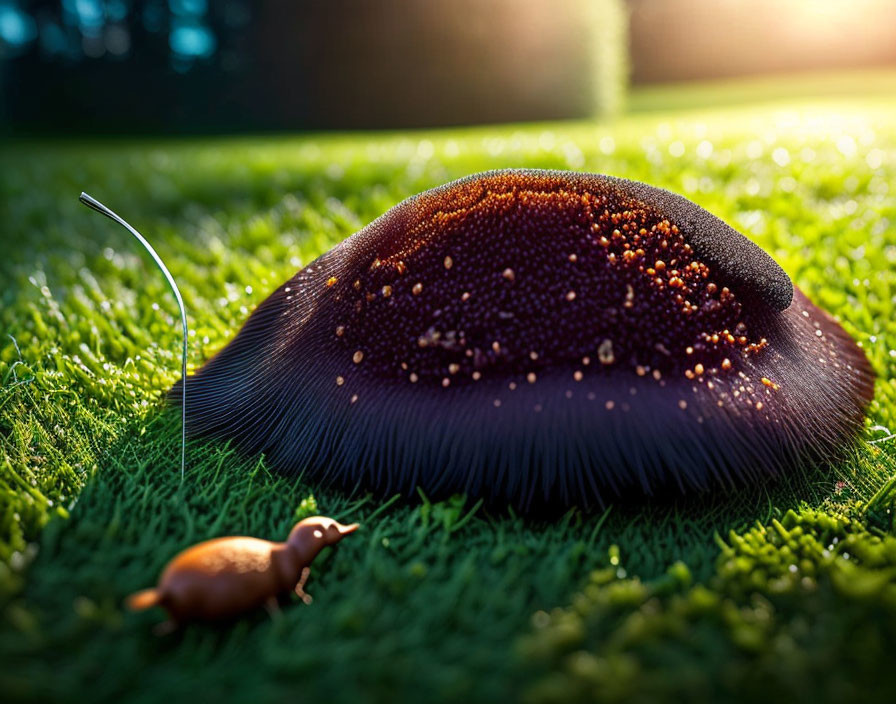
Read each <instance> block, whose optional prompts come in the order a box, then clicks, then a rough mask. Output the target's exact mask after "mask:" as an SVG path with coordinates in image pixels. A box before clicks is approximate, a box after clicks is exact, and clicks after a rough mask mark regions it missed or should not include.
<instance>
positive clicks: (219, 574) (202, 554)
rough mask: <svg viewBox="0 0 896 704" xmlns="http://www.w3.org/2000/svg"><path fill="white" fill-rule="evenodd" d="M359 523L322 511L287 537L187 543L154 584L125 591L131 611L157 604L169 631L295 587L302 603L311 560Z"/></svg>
mask: <svg viewBox="0 0 896 704" xmlns="http://www.w3.org/2000/svg"><path fill="white" fill-rule="evenodd" d="M357 528H358V524H357V523H352V524H351V525H347V526H345V525H342V524H340V523H337V522H336V521H334V520H333V519H331V518H326V517H325V516H312V517H311V518H306V519H304V520H302V521H300V522H299V523H297V524H296V525H295V527H293V529H292V531H290V534H289V537H288V538H287V539H286V542H283V543H276V542H271V541H269V540H261V539H259V538H251V537H245V536H233V537H224V538H215V539H213V540H207V541H205V542H202V543H199V544H198V545H194V546H192V547H190V548H187V549H186V550H184V551H183V552H181V553H180V554H178V555H177V556H175V557H174V559H172V560H171V562H169V563H168V565H167V566H166V567H165V570H164V572H162V576H161V578H160V579H159V584H158V586H157V587H155V588H151V589H144V590H142V591H139V592H137V593H135V594H132V595H131V596H129V597H128V598H127V600H126V604H127V606H128V608H130V609H132V610H134V611H140V610H143V609H148V608H151V607H153V606H161V607H163V608H164V609H166V610H167V611H168V614H169V615H170V621H169V622H168V623H167V624H162V626H163V630H169V629H170V628H171V627H175V626H177V625H179V624H182V623H187V622H191V621H223V620H227V619H232V618H234V617H236V616H239V615H240V614H243V613H245V612H247V611H250V610H252V609H255V608H258V607H259V606H263V605H264V606H269V607H273V606H276V603H277V598H278V597H279V596H281V595H283V594H285V593H288V592H290V591H294V592H295V593H296V594H297V595H298V596H299V597H301V599H302V600H303V601H304V602H305V603H306V604H308V603H311V597H310V596H309V595H308V594H306V593H305V590H304V586H305V581H306V580H307V579H308V574H309V572H310V567H309V566H310V564H311V562H312V561H313V560H314V558H315V557H316V556H317V554H318V553H319V552H320V551H321V550H322V549H323V548H325V547H326V546H328V545H333V544H335V543H338V542H339V541H340V540H342V538H343V537H344V536H346V535H348V534H349V533H353V532H354V531H355V530H357Z"/></svg>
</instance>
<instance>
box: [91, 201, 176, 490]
mask: <svg viewBox="0 0 896 704" xmlns="http://www.w3.org/2000/svg"><path fill="white" fill-rule="evenodd" d="M79 200H80V201H81V202H82V203H83V204H84V205H86V206H87V207H88V208H92V209H93V210H95V211H96V212H98V213H102V214H103V215H105V216H106V217H107V218H109V219H110V220H114V221H115V222H117V223H118V224H119V225H121V226H122V227H123V228H125V229H126V230H127V231H128V232H130V233H131V234H132V235H133V236H134V237H136V238H137V241H138V242H139V243H140V244H142V245H143V246H144V247H145V248H146V251H147V252H149V255H150V256H151V257H152V258H153V261H155V263H156V265H157V266H158V267H159V269H161V270H162V273H163V274H164V275H165V278H166V279H167V280H168V285H169V286H171V290H172V291H174V298H175V299H176V300H177V307H178V308H180V321H181V325H182V326H183V337H184V343H183V351H182V354H181V377H182V382H181V390H182V392H183V398H182V403H181V407H180V408H181V415H180V423H181V437H180V478H181V481H183V478H184V468H185V466H186V447H187V339H188V335H189V330H188V329H187V311H186V309H185V308H184V299H183V298H181V295H180V290H178V288H177V284H176V283H175V281H174V277H173V276H171V272H170V271H168V267H166V266H165V262H163V261H162V258H161V257H160V256H159V255H158V254H157V253H156V250H155V249H153V247H152V245H151V244H150V243H149V242H148V241H147V240H146V238H145V237H144V236H143V235H141V234H140V233H139V232H137V230H135V229H134V228H133V227H131V226H130V225H129V224H128V223H127V221H125V219H124V218H122V217H121V216H119V215H118V214H116V213H115V212H113V211H112V210H110V209H109V208H107V207H106V206H105V205H103V204H102V203H100V202H99V201H98V200H96V198H93V197H92V196H89V195H87V194H86V193H81V197H80V198H79Z"/></svg>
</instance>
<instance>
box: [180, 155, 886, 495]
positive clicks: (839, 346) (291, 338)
mask: <svg viewBox="0 0 896 704" xmlns="http://www.w3.org/2000/svg"><path fill="white" fill-rule="evenodd" d="M178 388H179V387H178ZM872 394H873V374H872V371H871V368H870V366H869V364H868V361H867V359H866V358H865V355H864V354H863V352H862V350H861V349H859V347H857V346H856V344H855V343H854V342H853V341H852V339H850V337H849V336H848V335H847V334H846V332H844V330H843V329H842V328H841V327H840V325H839V324H838V323H837V322H836V321H835V320H834V319H833V318H832V317H831V316H829V315H828V314H827V313H825V312H824V311H822V310H820V309H819V308H817V307H816V306H815V305H813V304H812V303H811V302H810V301H809V300H808V299H807V298H806V297H805V296H804V295H803V294H802V293H801V292H800V291H799V290H798V289H794V287H793V285H792V284H791V282H790V279H789V278H788V276H787V274H785V273H784V271H783V270H782V269H781V268H780V267H779V266H778V264H776V263H775V262H774V260H772V258H771V257H769V256H768V255H767V254H766V253H765V252H764V251H762V250H761V249H760V248H759V247H757V246H756V245H754V244H753V243H752V242H750V241H749V240H748V239H747V238H745V237H744V236H743V235H741V234H740V233H738V232H737V231H735V230H734V229H732V228H731V227H729V226H728V225H726V224H725V223H723V222H722V221H721V220H719V219H718V218H716V217H715V216H713V215H711V214H710V213H708V212H707V211H705V210H703V209H702V208H700V207H699V206H697V205H695V204H694V203H691V202H690V201H688V200H686V199H684V198H682V197H680V196H677V195H674V194H672V193H669V192H667V191H663V190H660V189H657V188H653V187H650V186H645V185H643V184H640V183H636V182H632V181H625V180H622V179H616V178H611V177H607V176H599V175H592V174H578V173H570V172H558V171H517V170H509V171H497V172H490V173H485V174H478V175H475V176H470V177H468V178H465V179H462V180H460V181H455V182H454V183H450V184H448V185H446V186H442V187H440V188H436V189H434V190H431V191H427V192H425V193H422V194H420V195H418V196H415V197H413V198H410V199H409V200H407V201H405V202H403V203H401V204H399V205H397V206H396V207H395V208H393V209H392V210H390V211H389V212H387V213H386V214H385V215H383V216H382V217H380V218H379V219H377V220H375V221H374V222H372V223H371V224H370V225H368V226H367V227H365V228H364V229H363V230H361V231H360V232H358V233H356V234H355V235H353V236H352V237H349V238H348V239H347V240H345V241H344V242H342V243H341V244H340V245H338V246H337V247H335V248H333V249H332V250H331V251H329V252H327V253H326V254H324V255H323V256H321V257H320V258H318V259H317V260H315V261H314V262H312V263H311V264H310V265H309V266H307V267H306V268H305V269H302V270H301V271H299V272H298V273H297V274H296V275H295V276H294V277H293V278H292V279H290V280H289V281H287V282H286V283H285V284H283V286H281V287H280V288H279V289H277V290H276V291H275V292H274V293H273V294H272V295H271V296H270V297H269V298H268V299H267V300H266V301H264V302H263V303H262V304H261V305H260V306H259V307H258V308H257V310H255V312H254V313H253V314H252V315H251V317H250V318H249V320H248V321H247V322H246V324H245V326H244V327H243V328H242V330H241V331H240V332H239V334H238V335H237V336H236V338H235V339H234V340H233V341H232V342H231V343H230V344H229V345H228V346H227V347H225V348H224V349H223V350H222V351H221V352H220V353H219V354H218V355H216V356H215V357H214V358H213V359H211V360H210V361H209V362H208V363H207V364H206V365H205V366H204V367H203V368H202V369H201V370H200V371H199V372H198V373H197V374H196V375H195V376H193V377H190V378H189V379H188V381H187V417H188V421H187V423H188V429H189V431H190V432H191V433H193V434H196V435H210V436H217V437H223V438H231V439H233V440H234V441H236V443H237V444H238V445H239V446H241V447H242V448H244V449H245V450H247V451H251V452H258V451H261V452H264V453H265V454H266V456H267V457H268V458H269V460H270V462H271V463H272V465H273V466H275V467H277V468H278V469H279V470H281V471H284V472H302V471H303V472H306V473H307V475H308V476H311V477H315V478H318V479H323V480H334V481H336V482H338V483H339V484H341V485H343V486H354V485H356V484H361V485H364V486H366V487H369V488H372V489H374V490H376V491H379V492H383V493H387V492H395V491H402V492H410V491H412V490H413V489H414V487H418V486H419V487H420V488H421V489H422V490H423V491H425V492H426V493H427V494H430V495H445V494H448V493H451V492H466V493H468V494H469V495H471V496H476V497H484V498H486V499H487V500H490V501H494V500H498V501H506V502H510V503H511V504H513V505H516V506H518V507H522V508H526V507H534V506H545V507H565V506H568V505H572V504H578V505H587V504H591V503H595V502H598V503H599V502H602V501H605V500H606V499H607V498H609V497H612V496H614V495H618V494H622V493H626V492H631V491H635V492H644V493H655V492H657V491H659V490H661V489H663V488H669V487H677V488H678V489H680V490H690V489H706V488H709V487H712V486H720V485H724V486H730V485H732V484H733V483H736V482H738V481H740V482H743V481H750V480H756V479H761V478H763V477H767V476H774V475H781V474H784V473H788V472H792V471H794V470H795V469H796V468H799V467H801V466H804V465H806V464H807V463H815V462H818V461H823V460H829V459H831V458H833V457H835V456H837V454H838V452H840V451H841V450H842V449H843V448H844V447H845V446H846V445H848V444H849V443H850V442H851V441H852V440H853V439H854V438H855V436H856V434H857V432H858V431H859V429H860V427H861V425H862V422H863V418H864V413H865V409H866V407H867V405H868V403H869V401H870V399H871V397H872ZM171 398H172V400H173V401H177V400H178V396H177V392H175V393H173V394H172V396H171Z"/></svg>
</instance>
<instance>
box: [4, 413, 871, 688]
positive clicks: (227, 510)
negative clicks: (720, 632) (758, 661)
mask: <svg viewBox="0 0 896 704" xmlns="http://www.w3.org/2000/svg"><path fill="white" fill-rule="evenodd" d="M179 435H180V433H179V417H178V416H177V414H176V413H174V412H164V413H159V414H156V415H154V416H152V417H150V418H149V420H148V422H146V423H145V424H144V423H137V422H133V423H132V424H131V425H130V426H129V427H128V428H127V430H126V431H125V432H123V433H121V435H120V436H119V439H118V440H117V441H116V442H115V443H114V444H113V445H112V446H111V447H109V448H108V450H107V451H106V452H105V454H104V457H103V459H102V461H101V462H100V463H99V469H98V471H97V472H96V473H95V474H94V476H93V477H92V478H91V479H90V480H89V481H88V483H87V484H86V486H85V487H84V489H83V490H82V492H81V494H80V497H79V499H78V501H77V504H76V505H75V506H74V508H73V509H72V511H71V516H70V518H68V519H54V520H52V521H51V522H50V524H49V525H48V526H47V527H46V528H45V530H44V531H43V534H42V536H41V538H40V549H39V553H38V556H37V558H36V559H35V561H34V563H33V564H32V565H31V567H30V570H29V573H28V577H27V580H26V584H25V588H24V591H23V593H22V594H21V595H20V596H19V597H18V598H16V599H15V600H14V601H13V602H11V603H10V604H8V605H7V607H6V615H5V619H4V623H3V625H2V631H0V660H2V662H3V663H4V667H3V672H2V674H0V685H2V687H0V688H2V690H3V691H4V692H7V693H10V694H13V695H15V697H16V698H23V699H42V700H46V699H65V698H79V697H81V696H85V695H89V696H90V698H91V699H93V700H102V699H112V698H116V699H117V698H120V697H123V696H126V697H128V699H131V700H137V701H139V700H142V699H145V700H155V701H157V700H160V699H162V698H167V697H173V698H175V699H178V700H180V699H184V698H187V697H202V698H203V699H204V698H207V697H215V696H220V697H226V698H227V699H229V700H234V699H237V700H243V699H245V700H249V699H252V700H253V701H257V700H265V699H278V698H282V697H284V696H286V695H287V694H289V693H291V692H293V691H298V690H299V688H300V689H301V692H302V694H303V695H304V696H307V697H308V698H312V697H316V696H319V697H326V698H328V699H335V700H337V701H349V700H357V699H362V700H367V699H371V698H373V699H378V698H387V697H388V698H390V699H391V700H393V701H416V700H417V697H418V695H419V692H420V691H421V688H425V689H426V690H427V691H429V692H433V693H434V694H433V697H434V698H435V699H436V700H457V699H459V698H466V699H470V700H474V701H495V700H500V699H504V698H506V697H507V696H508V695H510V696H514V695H519V694H520V687H522V686H523V683H524V682H525V680H526V677H525V672H524V671H523V670H522V665H521V663H520V662H519V660H518V659H517V657H516V656H515V655H514V652H515V651H514V647H513V644H514V643H515V641H516V639H517V638H518V637H519V636H520V635H521V634H522V633H524V632H526V631H527V630H528V628H529V623H530V618H531V616H532V614H533V613H535V612H536V611H538V610H540V609H550V608H552V607H553V606H555V605H557V604H560V603H566V601H567V600H568V599H569V597H570V595H571V594H572V593H574V592H575V591H576V590H578V589H580V588H581V586H582V584H583V583H584V582H585V581H586V580H587V577H588V575H589V573H590V572H591V571H592V570H594V569H597V568H601V567H605V566H606V565H607V564H608V562H607V555H608V550H610V546H611V545H616V546H618V550H619V551H620V552H621V554H622V555H623V556H624V564H625V565H626V568H627V570H628V573H629V574H630V575H639V576H641V577H642V578H644V579H651V578H653V577H657V576H659V575H661V574H662V573H663V572H664V571H665V570H666V569H667V568H668V566H669V565H671V564H672V563H674V562H676V561H682V562H684V563H686V564H687V565H688V566H689V567H690V569H691V571H692V573H693V575H694V577H695V578H696V579H697V580H701V579H703V578H705V577H706V576H708V575H709V574H711V573H712V571H713V569H714V567H715V564H716V561H717V558H718V555H719V547H718V545H717V544H716V542H715V537H716V535H717V534H719V535H723V536H724V535H726V534H727V533H728V531H730V530H742V529H744V528H745V527H747V526H750V525H752V524H754V523H755V522H756V521H759V522H763V523H765V522H768V521H769V520H770V519H772V518H774V517H780V516H781V515H783V514H784V513H786V512H787V510H788V509H791V508H798V507H799V506H805V505H809V506H821V505H822V504H825V503H826V502H830V501H831V498H832V497H835V498H838V495H837V493H836V492H837V491H838V488H837V487H838V486H839V487H840V488H839V491H840V492H841V493H840V495H839V498H842V499H843V500H844V502H845V503H848V501H849V494H848V492H849V491H850V489H849V485H848V484H842V485H837V484H836V483H835V482H836V481H838V480H837V479H835V478H833V476H832V474H831V472H830V471H827V472H821V471H816V472H813V473H812V474H811V475H809V476H807V477H801V478H799V479H792V480H789V481H783V482H779V483H777V484H776V485H766V486H753V487H742V488H741V489H738V490H736V491H733V492H728V493H726V494H720V495H706V496H702V497H691V498H671V497H659V498H655V499H653V500H650V501H648V502H646V503H634V502H629V503H627V504H619V505H616V506H612V507H610V508H608V509H607V510H605V511H597V512H594V513H590V514H584V513H582V512H580V511H576V510H573V511H570V512H568V513H566V514H564V515H563V516H560V517H557V518H555V519H553V520H546V519H536V520H527V519H523V518H521V517H518V516H515V515H513V514H512V513H511V512H504V511H499V512H494V511H491V512H490V511H485V510H483V509H482V508H481V507H480V506H479V505H478V504H473V503H472V502H465V501H464V500H463V499H462V498H459V497H458V498H454V499H450V500H448V501H441V502H436V503H433V502H430V501H428V500H426V499H425V498H418V497H413V498H412V499H406V498H399V497H393V498H392V499H388V500H382V499H375V498H373V497H371V496H369V495H355V496H351V495H346V494H344V493H341V492H338V491H335V490H328V489H320V488H319V487H316V486H314V485H312V484H309V483H307V482H304V481H302V480H296V479H291V478H282V477H278V476H275V475H272V474H271V473H270V472H269V471H268V469H267V468H266V466H265V464H264V462H263V460H262V459H260V458H257V457H256V458H246V457H242V456H240V455H238V454H237V453H236V452H235V451H233V450H232V449H231V448H229V447H227V446H226V445H221V444H207V443H205V444H203V443H192V444H191V445H190V446H189V448H188V463H187V473H186V477H185V481H184V482H183V483H182V482H181V479H180V473H179V471H178V469H179V466H178V465H179V463H178V460H179ZM852 466H858V465H856V464H854V463H853V464H852ZM839 481H844V479H843V478H841V479H840V480H839ZM844 491H846V492H847V494H846V495H843V492H844ZM860 493H863V494H864V492H860ZM314 513H323V514H326V515H330V516H332V517H334V518H336V519H338V520H342V521H345V522H349V521H358V522H360V523H361V524H362V529H361V530H360V531H359V532H358V533H356V534H355V535H353V536H352V537H351V539H349V540H346V541H344V542H343V543H342V544H341V545H340V546H339V547H338V548H336V549H331V550H327V551H325V553H323V554H322V555H321V556H320V557H319V558H318V560H316V561H315V564H314V566H313V568H312V577H311V580H310V583H309V587H308V589H309V591H310V593H311V594H313V595H314V597H315V601H314V603H313V604H312V605H311V606H308V607H306V606H304V605H302V604H300V603H298V602H296V603H291V604H288V605H285V606H284V608H283V610H282V612H281V613H280V614H278V615H275V616H274V617H271V616H269V615H268V614H266V613H265V612H260V613H258V614H254V615H252V616H250V617H247V618H246V619H243V620H241V621H239V622H237V623H235V624H234V625H231V626H223V627H207V626H191V627H187V628H184V629H182V630H181V631H180V632H178V633H175V634H173V635H171V636H169V637H165V638H158V637H156V636H154V635H152V632H151V631H152V625H153V624H154V623H156V622H158V621H160V620H162V619H163V618H164V616H163V614H162V612H161V611H159V610H151V611H148V612H144V613H139V614H131V613H128V612H125V611H124V610H123V608H122V600H123V598H124V597H125V596H126V595H127V594H129V593H130V592H132V591H135V590H137V589H140V588H143V587H146V586H148V585H150V584H153V583H154V582H155V581H156V579H157V576H158V574H159V573H160V571H161V569H162V568H163V566H164V565H165V563H166V562H167V561H168V560H169V559H170V558H171V557H172V556H173V555H174V554H175V553H176V552H178V551H179V550H182V549H183V548H185V547H187V546H188V545H190V544H192V543H195V542H197V541H200V540H204V539H207V538H211V537H214V536H219V535H228V534H231V535H239V534H247V535H255V536H258V537H263V538H268V539H275V540H282V539H284V538H285V536H286V535H287V533H288V531H289V529H290V528H291V526H292V525H293V523H294V522H295V521H296V520H298V519H300V518H301V517H303V516H305V515H311V514H314ZM614 550H615V548H614ZM514 698H518V696H514Z"/></svg>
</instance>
